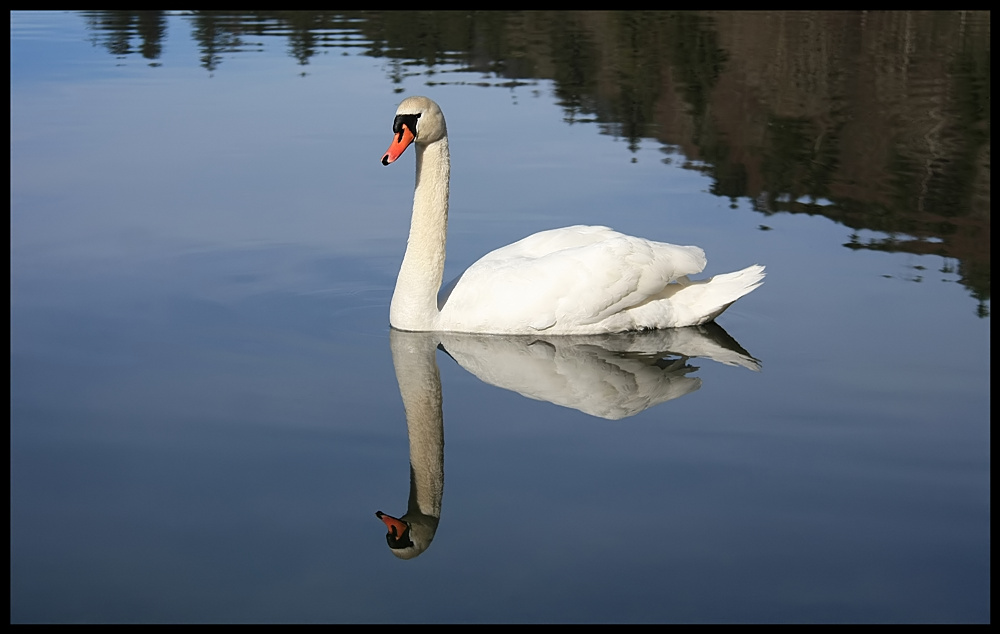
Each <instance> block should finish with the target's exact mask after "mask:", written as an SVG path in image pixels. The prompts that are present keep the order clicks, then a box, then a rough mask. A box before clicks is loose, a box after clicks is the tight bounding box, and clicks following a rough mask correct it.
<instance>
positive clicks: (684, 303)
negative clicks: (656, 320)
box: [668, 264, 764, 326]
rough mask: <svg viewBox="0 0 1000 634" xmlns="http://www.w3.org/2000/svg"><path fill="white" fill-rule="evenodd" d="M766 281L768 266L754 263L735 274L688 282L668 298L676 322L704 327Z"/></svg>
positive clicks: (682, 324)
mask: <svg viewBox="0 0 1000 634" xmlns="http://www.w3.org/2000/svg"><path fill="white" fill-rule="evenodd" d="M763 283H764V267H763V266H761V265H759V264H754V265H753V266H748V267H747V268H745V269H743V270H740V271H736V272H734V273H722V274H720V275H716V276H714V277H710V278H709V279H707V280H701V281H698V282H690V283H688V284H685V285H684V287H683V288H681V289H679V290H677V291H676V292H674V294H673V295H672V296H671V297H670V299H669V300H668V301H669V302H670V305H671V308H672V309H673V310H672V311H671V312H672V313H673V317H674V319H675V320H676V322H677V323H676V324H674V325H676V326H700V325H701V324H705V323H708V322H710V321H712V320H713V319H715V318H716V317H718V316H719V315H721V314H722V312H723V311H725V310H726V309H727V308H729V306H730V305H732V303H733V302H735V301H736V300H738V299H739V298H741V297H743V296H744V295H746V294H747V293H749V292H750V291H752V290H754V289H755V288H757V287H758V286H760V285H761V284H763Z"/></svg>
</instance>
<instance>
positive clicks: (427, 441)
mask: <svg viewBox="0 0 1000 634" xmlns="http://www.w3.org/2000/svg"><path fill="white" fill-rule="evenodd" d="M389 343H390V346H391V348H392V361H393V366H394V367H395V369H396V380H397V382H398V383H399V393H400V396H402V399H403V408H404V410H405V411H406V428H407V432H408V434H409V439H410V495H409V500H408V502H407V505H406V513H405V514H404V515H403V516H401V517H398V518H397V517H394V516H392V515H389V514H388V513H383V512H382V511H378V512H376V514H375V516H376V517H378V518H379V519H380V520H382V521H383V522H384V523H385V525H386V530H387V532H386V542H387V543H388V544H389V548H390V549H391V551H392V553H393V554H394V555H396V556H397V557H399V558H400V559H412V558H414V557H416V556H418V555H420V554H421V553H422V552H424V551H425V550H426V549H427V547H428V546H430V544H431V542H432V541H433V540H434V534H435V533H436V532H437V527H438V522H439V521H440V519H441V502H442V498H443V496H444V412H443V408H442V395H441V376H440V373H439V371H438V365H437V359H436V351H437V350H439V349H440V350H442V351H444V352H445V353H446V354H448V356H450V357H451V358H452V359H454V360H455V362H457V363H458V364H459V365H460V366H461V367H462V368H464V369H465V370H467V371H468V372H470V373H471V374H473V375H475V376H476V377H477V378H479V379H480V380H481V381H483V382H484V383H488V384H490V385H494V386H497V387H500V388H503V389H506V390H511V391H513V392H517V393H518V394H521V395H522V396H526V397H528V398H532V399H535V400H539V401H547V402H550V403H553V404H555V405H559V406H562V407H569V408H573V409H577V410H579V411H581V412H583V413H585V414H589V415H591V416H596V417H599V418H605V419H608V420H620V419H623V418H628V417H629V416H634V415H636V414H638V413H640V412H642V411H644V410H646V409H648V408H650V407H653V406H655V405H659V404H661V403H665V402H667V401H670V400H673V399H675V398H680V397H682V396H685V395H687V394H690V393H691V392H694V391H696V390H698V389H699V388H700V387H701V383H702V382H701V379H700V378H697V377H694V376H690V375H692V374H694V373H695V372H697V370H698V368H697V367H695V366H692V365H690V364H689V363H688V361H689V360H690V359H692V358H705V359H711V360H712V361H716V362H718V363H723V364H726V365H731V366H738V367H743V368H747V369H749V370H754V371H757V370H760V367H761V364H760V361H759V360H757V359H755V358H753V357H752V356H750V354H749V353H748V352H747V351H746V350H744V349H743V348H742V347H741V346H740V345H739V343H737V342H736V340H735V339H733V338H732V337H731V336H730V335H729V334H728V333H727V332H726V331H725V330H723V329H722V327H721V326H719V325H718V324H715V323H709V324H706V325H704V326H692V327H689V328H671V329H666V330H655V331H647V332H630V333H619V334H612V335H593V336H561V337H537V336H510V335H472V334H458V333H417V332H403V331H399V330H392V331H391V332H390V334H389Z"/></svg>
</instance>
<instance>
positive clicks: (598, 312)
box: [382, 97, 764, 335]
mask: <svg viewBox="0 0 1000 634" xmlns="http://www.w3.org/2000/svg"><path fill="white" fill-rule="evenodd" d="M393 130H394V132H396V133H397V135H398V136H397V137H396V138H395V139H394V141H393V144H392V145H391V146H390V147H389V150H388V151H387V152H386V154H385V156H384V157H383V158H382V163H383V164H385V165H388V164H389V163H391V162H393V161H395V160H396V158H398V157H399V155H400V154H401V153H402V152H403V150H405V149H406V147H407V146H408V145H409V144H410V142H415V143H416V154H417V160H416V163H417V177H416V188H415V190H414V195H413V216H412V218H411V221H410V236H409V239H408V240H407V246H406V254H405V255H404V256H403V263H402V265H401V266H400V270H399V277H398V279H397V281H396V288H395V291H394V292H393V295H392V304H391V306H390V309H389V323H390V324H391V325H392V326H393V327H394V328H397V329H400V330H411V331H451V332H470V333H494V334H501V333H502V334H536V333H545V334H547V335H563V334H567V335H569V334H581V335H582V334H597V333H606V332H622V331H627V330H645V329H657V328H676V327H683V326H696V325H700V324H704V323H706V322H709V321H711V320H713V319H715V318H716V317H717V316H718V315H719V314H720V313H722V311H724V310H725V309H726V308H728V307H729V305H730V304H732V303H733V302H734V301H736V300H737V299H739V298H740V297H742V296H743V295H746V294H747V293H749V292H750V291H752V290H753V289H755V288H757V287H758V286H759V285H760V284H761V283H762V280H763V278H764V267H763V266H759V265H754V266H750V267H747V268H745V269H743V270H741V271H737V272H735V273H727V274H724V275H716V276H715V277H713V278H710V279H707V280H701V281H696V282H692V281H690V280H688V278H687V276H688V275H694V274H696V273H700V272H701V271H702V270H703V269H704V268H705V264H706V260H705V253H704V251H702V250H701V249H700V248H698V247H694V246H677V245H673V244H666V243H663V242H653V241H651V240H644V239H642V238H635V237H632V236H627V235H624V234H621V233H618V232H617V231H613V230H611V229H609V228H607V227H591V226H584V225H577V226H572V227H564V228H562V229H552V230H549V231H542V232H540V233H536V234H534V235H531V236H528V237H527V238H524V239H523V240H519V241H518V242H515V243H513V244H510V245H508V246H505V247H502V248H500V249H497V250H495V251H492V252H490V253H488V254H486V255H485V256H483V257H482V258H481V259H480V260H479V261H478V262H476V263H475V264H473V265H472V266H470V267H469V268H468V269H466V271H465V272H464V273H462V274H461V275H460V276H459V277H458V278H457V279H456V280H455V281H454V282H452V283H450V284H449V285H448V287H446V288H444V289H441V281H442V277H443V274H444V258H445V240H446V237H447V229H448V190H449V178H450V173H451V162H450V160H451V159H450V154H449V151H448V133H447V128H446V125H445V120H444V115H443V114H442V113H441V109H440V108H439V107H438V105H437V104H436V103H434V102H433V101H431V100H430V99H428V98H426V97H410V98H408V99H406V100H404V101H403V103H401V104H400V105H399V108H398V109H397V110H396V122H395V124H394V127H393ZM439 290H440V292H439Z"/></svg>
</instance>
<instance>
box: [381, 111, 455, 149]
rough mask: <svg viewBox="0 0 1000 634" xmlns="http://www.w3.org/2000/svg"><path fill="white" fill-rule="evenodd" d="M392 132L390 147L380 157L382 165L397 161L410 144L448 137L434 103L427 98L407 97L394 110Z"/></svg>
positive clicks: (430, 141) (441, 117)
mask: <svg viewBox="0 0 1000 634" xmlns="http://www.w3.org/2000/svg"><path fill="white" fill-rule="evenodd" d="M392 132H393V135H394V136H393V138H392V145H390V146H389V149H388V150H386V152H385V154H384V155H383V156H382V165H388V164H389V163H392V162H393V161H395V160H396V159H398V158H399V157H400V155H401V154H402V153H403V150H405V149H406V148H407V147H409V145H410V143H414V142H416V143H420V144H422V145H427V144H428V143H434V142H435V141H440V140H441V139H443V138H445V137H446V136H448V127H447V126H446V125H445V123H444V114H442V112H441V108H440V107H438V105H437V104H436V103H434V102H433V101H431V100H430V99H428V98H427V97H407V98H406V99H404V100H403V103H401V104H399V108H396V118H395V119H394V120H393V122H392Z"/></svg>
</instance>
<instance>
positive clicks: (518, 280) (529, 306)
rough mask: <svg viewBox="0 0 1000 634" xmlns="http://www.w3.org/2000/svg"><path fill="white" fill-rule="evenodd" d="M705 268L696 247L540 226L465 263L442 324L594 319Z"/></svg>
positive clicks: (473, 327)
mask: <svg viewBox="0 0 1000 634" xmlns="http://www.w3.org/2000/svg"><path fill="white" fill-rule="evenodd" d="M704 267H705V254H704V252H703V251H702V250H701V249H700V248H698V247H692V246H676V245H672V244H666V243H661V242H652V241H649V240H644V239H642V238H634V237H631V236H626V235H624V234H621V233H618V232H615V231H612V230H610V229H608V228H607V227H579V226H578V227H567V228H565V229H555V230H552V231H544V232H541V233H539V234H535V235H533V236H529V237H528V238H525V239H524V240H521V241H519V242H515V243H514V244H512V245H509V246H507V247H503V248H501V249H497V250H496V251H493V252H491V253H489V254H487V255H486V256H484V257H483V258H482V259H480V260H479V261H478V262H476V263H475V264H473V265H472V266H471V267H469V268H468V269H467V270H466V271H465V272H464V273H463V274H462V275H461V277H460V278H459V279H458V280H457V281H456V283H455V284H454V286H453V287H452V289H451V293H450V295H449V296H448V297H447V298H445V301H444V302H443V305H442V306H441V318H442V321H441V325H442V328H443V329H446V330H455V331H467V332H468V331H471V332H476V331H487V332H488V331H490V330H493V331H497V332H532V331H536V332H537V331H540V330H546V329H549V328H551V327H553V326H555V325H557V324H559V323H569V324H574V325H586V324H593V323H597V322H600V321H603V320H604V319H606V318H608V317H609V316H611V315H614V314H616V313H619V312H620V311H622V310H624V309H626V308H629V307H631V306H635V305H637V304H640V303H642V302H643V301H645V300H646V299H648V298H650V297H652V296H654V295H657V294H658V293H660V292H661V291H663V289H664V287H666V285H667V284H670V283H671V282H673V281H675V280H677V279H678V278H681V277H683V276H686V275H692V274H695V273H699V272H701V271H702V269H704Z"/></svg>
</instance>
